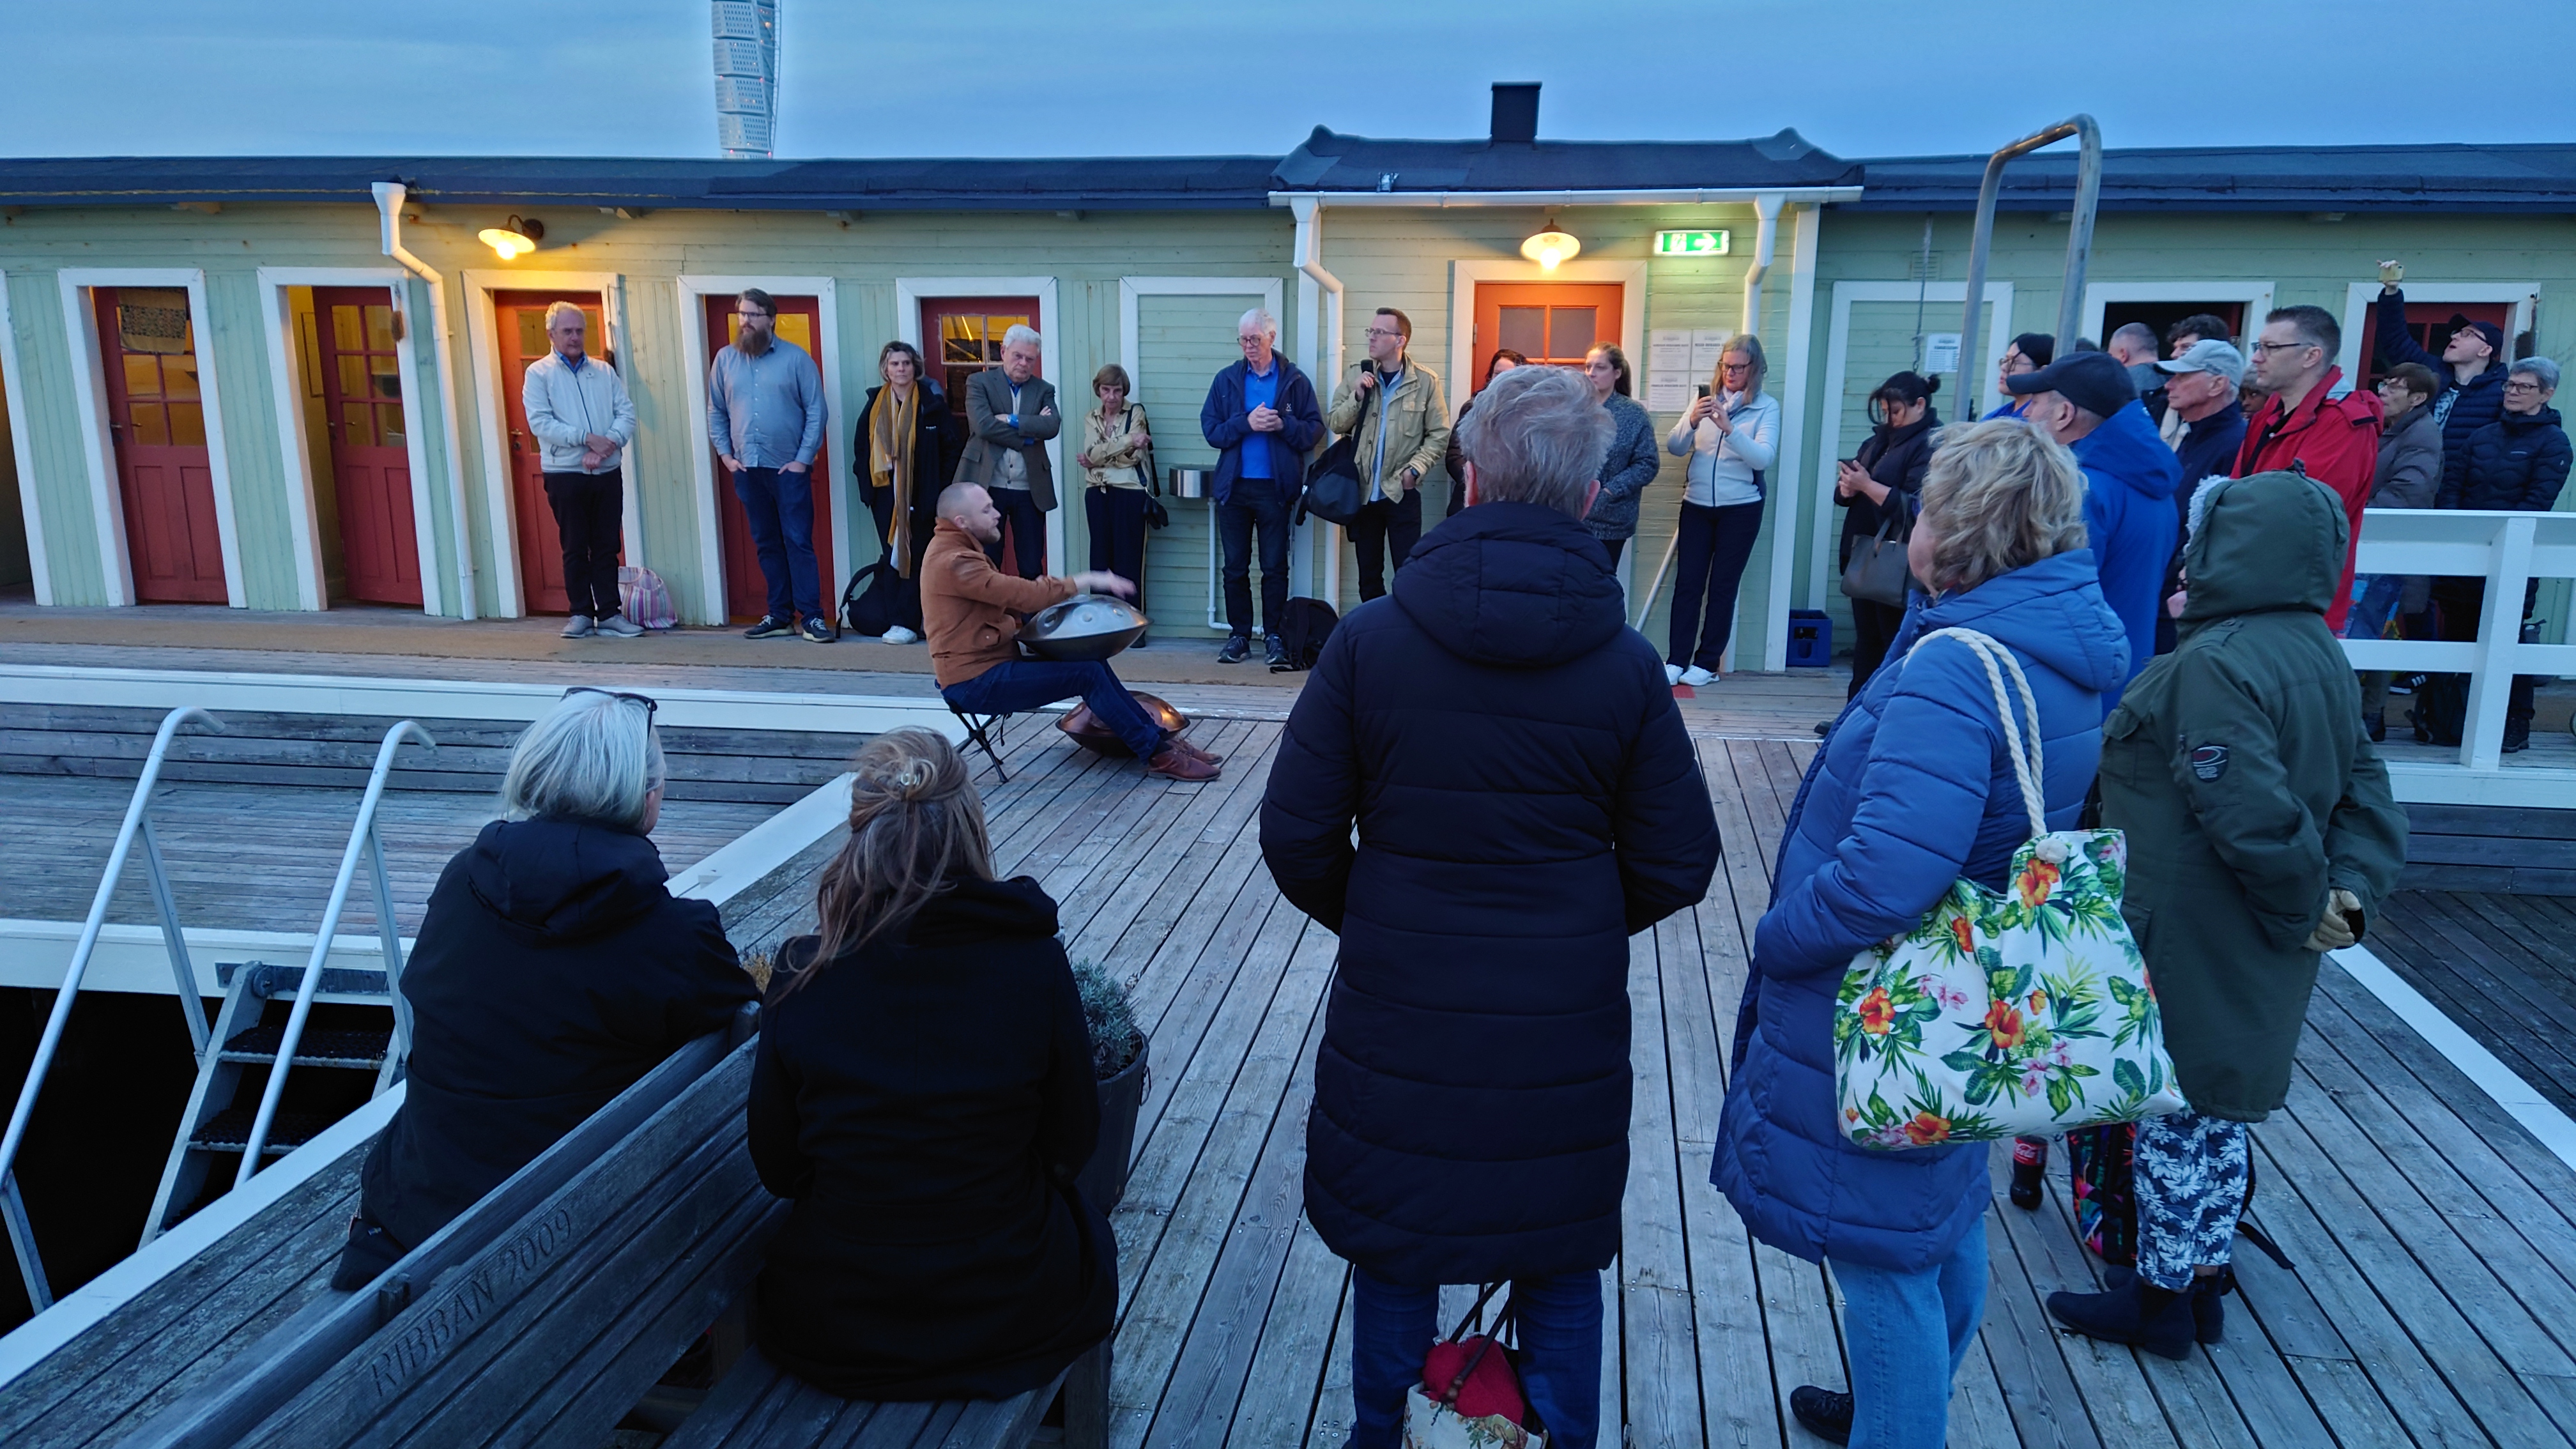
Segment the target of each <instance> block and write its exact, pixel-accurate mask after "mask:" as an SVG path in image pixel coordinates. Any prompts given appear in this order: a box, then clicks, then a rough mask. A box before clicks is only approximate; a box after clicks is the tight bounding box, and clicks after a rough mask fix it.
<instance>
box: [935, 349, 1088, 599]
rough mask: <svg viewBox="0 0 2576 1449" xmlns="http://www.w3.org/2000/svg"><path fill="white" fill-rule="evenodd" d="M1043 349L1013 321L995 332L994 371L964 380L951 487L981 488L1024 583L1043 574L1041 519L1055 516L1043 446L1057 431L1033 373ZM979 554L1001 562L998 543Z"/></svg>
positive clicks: (1051, 403) (1050, 399)
mask: <svg viewBox="0 0 2576 1449" xmlns="http://www.w3.org/2000/svg"><path fill="white" fill-rule="evenodd" d="M1044 346H1045V339H1043V338H1041V337H1039V336H1038V331H1037V329H1036V328H1034V327H1031V326H1028V325H1026V324H1025V323H1017V322H1015V323H1013V324H1011V328H1010V330H1009V331H1007V332H1004V333H1003V334H1002V365H1001V367H1000V369H999V370H995V369H992V368H987V369H985V370H984V371H982V372H979V373H976V374H975V375H974V376H973V377H970V378H968V379H967V380H966V433H967V437H966V452H965V454H964V456H962V457H960V458H959V459H958V460H957V481H958V482H960V483H981V484H983V485H984V490H985V491H986V492H988V493H990V494H992V495H993V506H994V507H995V508H998V509H1000V510H1001V511H1002V526H1003V527H1004V528H1005V529H1007V530H1009V533H1010V539H1011V553H1012V557H1013V562H1014V564H1015V566H1016V569H1017V572H1018V573H1019V576H1020V577H1021V578H1024V579H1034V578H1037V577H1040V576H1041V575H1043V574H1045V572H1046V515H1048V514H1050V513H1052V512H1054V511H1055V466H1054V464H1053V463H1052V462H1050V461H1049V460H1048V458H1047V450H1046V445H1047V440H1048V439H1049V438H1052V437H1054V436H1055V435H1056V434H1057V433H1058V432H1059V431H1061V430H1062V429H1063V427H1064V419H1063V418H1061V417H1059V416H1057V414H1056V407H1055V384H1054V383H1051V382H1049V381H1047V380H1046V379H1045V378H1042V377H1040V376H1038V363H1039V360H1040V357H1041V349H1043V347H1044ZM985 552H987V553H989V554H990V555H992V558H993V562H994V563H996V564H999V563H1001V561H1002V544H1001V540H1000V539H999V538H996V539H994V540H993V542H992V543H990V544H988V545H987V546H986V548H985Z"/></svg>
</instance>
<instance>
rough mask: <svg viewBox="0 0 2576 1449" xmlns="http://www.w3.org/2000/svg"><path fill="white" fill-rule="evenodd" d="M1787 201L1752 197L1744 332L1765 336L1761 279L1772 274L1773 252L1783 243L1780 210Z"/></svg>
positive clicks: (1769, 195)
mask: <svg viewBox="0 0 2576 1449" xmlns="http://www.w3.org/2000/svg"><path fill="white" fill-rule="evenodd" d="M1787 200H1788V198H1787V197H1786V196H1784V195H1782V194H1781V193H1779V192H1777V191H1766V192H1764V193H1762V194H1761V195H1760V196H1757V197H1755V198H1753V215H1754V218H1755V222H1754V228H1753V270H1751V271H1749V272H1746V273H1745V274H1744V330H1745V331H1747V332H1750V333H1752V334H1753V335H1755V336H1757V337H1758V336H1760V335H1761V334H1762V279H1763V278H1764V277H1767V276H1769V275H1771V252H1772V249H1773V247H1774V246H1775V245H1776V244H1777V243H1778V242H1779V240H1780V208H1781V206H1782V204H1784V203H1785V202H1786V201H1787Z"/></svg>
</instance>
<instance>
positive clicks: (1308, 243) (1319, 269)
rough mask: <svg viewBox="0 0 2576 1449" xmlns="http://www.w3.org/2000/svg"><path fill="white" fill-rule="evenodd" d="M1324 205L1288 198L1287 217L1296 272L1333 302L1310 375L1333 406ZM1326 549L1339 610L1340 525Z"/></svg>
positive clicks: (1335, 333)
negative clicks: (1293, 225) (1293, 231)
mask: <svg viewBox="0 0 2576 1449" xmlns="http://www.w3.org/2000/svg"><path fill="white" fill-rule="evenodd" d="M1323 211H1324V207H1323V203H1322V202H1320V201H1318V200H1316V199H1315V198H1314V197H1311V196H1292V197H1290V198H1288V214H1289V215H1290V216H1293V217H1295V218H1296V219H1297V270H1298V271H1300V272H1303V273H1305V274H1306V275H1307V276H1308V277H1310V278H1312V279H1314V283H1315V285H1316V286H1318V287H1321V288H1323V289H1324V292H1325V294H1326V295H1327V296H1329V297H1330V298H1331V300H1330V301H1328V302H1326V303H1325V304H1324V336H1325V338H1326V342H1325V347H1324V356H1323V357H1322V358H1321V359H1320V360H1319V362H1320V365H1319V366H1311V367H1309V368H1308V371H1310V372H1314V373H1317V374H1319V375H1318V376H1317V377H1315V378H1314V379H1313V381H1314V382H1315V384H1316V390H1317V391H1318V392H1319V393H1320V394H1321V398H1320V401H1322V402H1324V403H1326V404H1330V403H1331V401H1332V396H1333V388H1334V387H1335V386H1337V385H1338V384H1339V383H1340V382H1341V377H1342V279H1341V278H1339V277H1336V276H1334V275H1333V274H1332V273H1330V272H1328V271H1325V270H1324V229H1323V225H1322V221H1323ZM1324 533H1325V538H1326V540H1327V545H1328V546H1327V548H1326V551H1325V554H1324V599H1325V602H1327V603H1329V604H1331V605H1332V606H1333V607H1334V608H1336V609H1338V608H1340V607H1341V606H1342V528H1341V525H1340V524H1337V523H1328V524H1325V525H1324Z"/></svg>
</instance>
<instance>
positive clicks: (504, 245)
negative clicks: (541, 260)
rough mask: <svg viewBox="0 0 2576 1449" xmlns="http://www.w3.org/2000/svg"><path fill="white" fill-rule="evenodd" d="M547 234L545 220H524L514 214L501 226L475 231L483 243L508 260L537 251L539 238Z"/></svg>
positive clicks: (477, 237)
mask: <svg viewBox="0 0 2576 1449" xmlns="http://www.w3.org/2000/svg"><path fill="white" fill-rule="evenodd" d="M545 234H546V224H545V223H544V222H542V221H522V220H520V219H519V218H518V217H515V216H513V217H511V218H510V219H509V220H508V221H505V222H503V223H501V224H500V225H499V226H487V227H485V228H483V230H481V231H479V232H477V233H475V237H476V239H477V240H479V241H481V242H482V243H483V245H485V246H487V247H490V248H491V249H492V250H493V251H494V252H496V253H498V254H499V256H500V258H501V260H503V261H505V262H506V261H511V260H513V259H515V258H518V257H524V256H526V255H527V254H528V253H530V252H533V251H535V250H536V249H537V242H538V240H539V239H540V238H542V237H543V236H545Z"/></svg>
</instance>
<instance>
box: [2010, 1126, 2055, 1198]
mask: <svg viewBox="0 0 2576 1449" xmlns="http://www.w3.org/2000/svg"><path fill="white" fill-rule="evenodd" d="M2047 1177H2048V1139H2047V1138H2045V1137H2016V1138H2014V1139H2013V1170H2012V1205H2013V1206H2014V1207H2017V1208H2020V1209H2022V1210H2023V1211H2025V1212H2036V1211H2037V1210H2038V1209H2039V1198H2040V1184H2041V1183H2042V1182H2043V1181H2045V1180H2046V1179H2047Z"/></svg>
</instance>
